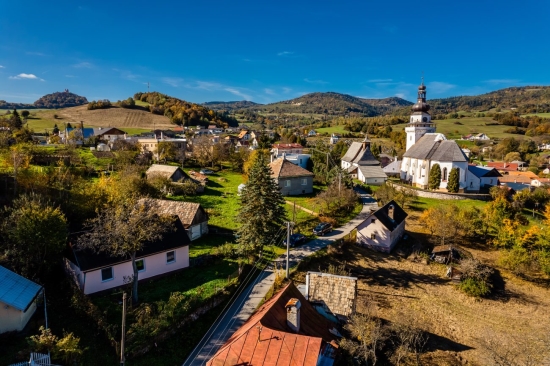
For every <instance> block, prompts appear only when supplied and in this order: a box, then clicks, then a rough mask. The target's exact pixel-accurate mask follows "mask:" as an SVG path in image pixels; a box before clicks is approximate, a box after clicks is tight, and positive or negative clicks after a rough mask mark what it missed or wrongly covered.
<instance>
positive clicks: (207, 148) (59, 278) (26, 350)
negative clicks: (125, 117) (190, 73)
mask: <svg viewBox="0 0 550 366" xmlns="http://www.w3.org/2000/svg"><path fill="white" fill-rule="evenodd" d="M426 89H427V88H426V86H425V85H424V83H423V82H422V83H421V85H420V86H419V87H418V91H417V102H416V103H415V104H414V105H413V106H412V107H411V115H410V120H409V122H408V123H407V125H406V127H405V129H404V131H405V134H406V142H405V144H406V147H405V149H404V152H403V154H401V156H400V157H398V156H397V155H398V154H394V153H392V152H390V151H389V149H388V150H387V151H384V150H383V149H382V147H381V145H380V142H379V141H378V145H377V144H376V142H377V140H375V138H372V137H371V136H369V135H368V134H367V133H365V134H363V135H362V136H360V137H354V138H349V137H343V136H341V135H340V134H337V133H330V134H324V133H322V132H319V131H316V129H315V128H305V129H277V130H268V129H264V130H261V131H260V130H253V129H250V128H249V127H247V126H241V127H228V126H225V127H220V125H214V124H213V125H208V126H203V127H200V126H197V128H191V127H176V128H173V129H171V130H163V129H155V130H153V131H151V132H147V133H141V134H139V135H133V136H131V135H130V134H129V133H127V132H125V131H124V128H117V127H100V128H99V127H86V126H85V125H84V123H83V122H76V121H73V122H69V123H64V126H63V127H62V128H57V125H56V129H57V131H56V132H55V133H53V134H51V135H50V136H49V137H48V138H47V139H46V138H43V137H41V136H36V137H34V144H28V145H23V144H21V145H19V144H17V145H15V147H14V148H12V149H11V150H10V151H11V152H10V154H11V155H10V157H11V160H10V161H13V164H12V166H11V168H10V169H11V170H9V172H10V174H5V175H3V176H2V180H3V181H2V182H1V185H2V186H3V188H4V190H3V197H2V199H3V202H4V203H6V202H8V201H11V200H13V205H12V206H11V208H10V209H8V208H6V211H5V215H6V216H5V217H6V221H5V224H4V226H3V233H4V234H3V235H4V236H5V237H6V238H8V240H9V241H10V242H9V243H8V244H6V245H8V246H7V248H9V250H8V251H7V254H6V255H5V256H4V257H2V258H1V259H2V263H4V262H5V263H7V264H8V265H7V266H0V289H1V290H0V302H1V303H2V308H1V312H0V333H3V334H1V335H0V342H1V343H2V344H4V345H5V347H3V350H4V352H3V353H4V355H3V357H5V358H2V362H4V361H5V363H6V364H8V363H9V364H11V365H14V366H15V365H18V366H19V365H27V364H28V362H31V361H32V362H35V363H36V364H54V363H51V358H54V359H55V360H57V362H59V360H64V362H66V363H64V364H67V365H68V364H79V363H80V362H82V363H83V364H91V363H90V361H89V360H90V357H99V358H98V360H96V361H97V362H99V359H101V362H102V363H105V364H114V363H116V362H117V359H119V360H120V362H121V363H124V362H126V363H127V364H130V365H141V364H143V365H145V364H159V365H161V364H184V365H203V364H207V365H237V364H251V365H253V364H277V365H286V364H288V365H290V364H301V365H302V364H303V365H333V364H334V365H337V364H354V363H357V364H361V363H362V362H364V363H367V364H370V363H372V364H375V363H377V362H378V363H380V364H395V365H399V364H413V363H415V362H416V363H419V362H421V363H422V364H446V365H463V364H468V365H484V364H528V363H527V362H534V363H535V364H541V365H542V364H545V362H548V360H549V357H550V355H549V354H548V350H549V349H550V347H549V345H550V333H549V332H548V326H549V324H548V321H549V319H550V316H549V315H550V314H548V311H549V310H548V309H550V307H549V306H548V305H550V304H549V302H550V300H549V299H550V297H549V296H548V289H547V286H546V287H545V286H544V284H545V283H547V278H548V275H550V261H549V258H550V249H549V247H548V243H549V242H550V241H549V239H550V231H549V230H550V229H549V227H550V205H548V202H550V191H549V186H550V178H548V169H549V167H550V165H549V164H550V152H548V153H547V154H546V153H545V151H544V150H542V151H541V153H539V156H540V162H541V165H540V171H541V173H540V174H536V173H534V172H533V171H532V170H529V164H527V163H526V162H523V161H521V158H522V155H521V154H520V153H519V152H518V151H508V152H506V159H503V160H502V161H493V159H492V158H485V159H483V156H484V155H483V154H487V156H490V155H491V156H494V155H493V152H494V151H502V150H503V148H502V146H503V144H505V143H508V142H509V141H500V142H498V143H497V142H496V141H495V142H494V143H493V142H492V141H491V139H490V137H489V136H487V135H486V134H475V135H470V136H464V137H463V138H462V139H456V140H455V139H447V138H446V136H445V135H444V134H442V133H438V132H437V128H436V123H434V121H432V119H431V114H430V106H429V104H428V103H427V101H426V92H427V90H426ZM319 130H320V129H319ZM461 141H469V142H473V143H479V144H480V145H474V146H476V147H477V148H478V149H477V150H478V151H477V154H475V159H474V155H473V153H472V150H471V149H469V148H467V147H465V146H470V147H471V146H472V145H471V144H469V145H464V146H461V144H462V142H461ZM480 146H481V147H480ZM544 148H545V147H544V146H537V150H538V149H544ZM524 156H525V155H524ZM537 168H539V167H537ZM47 177H49V178H47ZM18 194H24V195H22V196H19V198H18ZM40 194H42V195H43V196H44V197H53V198H54V199H59V200H58V201H55V202H59V203H58V204H55V205H54V204H52V202H54V201H47V200H45V199H42V198H41V197H39V195H40ZM38 212H42V213H43V214H38ZM41 220H42V221H41ZM30 233H34V234H35V236H34V237H32V235H31V234H30ZM10 243H11V244H10ZM31 243H32V244H31ZM9 245H11V246H9ZM23 245H27V246H28V248H27V249H25V251H22V249H21V248H22V246H23ZM41 251H43V252H44V254H37V253H41ZM46 274H47V275H46ZM54 284H57V285H54ZM77 319H78V321H77ZM510 319H513V320H514V321H513V322H512V323H510ZM75 322H77V323H80V324H78V325H76V324H75ZM186 330H188V331H186ZM52 332H53V333H52ZM483 332H486V334H483ZM29 337H30V338H29ZM27 338H29V339H30V341H28V342H27V341H26V339H27ZM52 339H53V341H52ZM48 340H49V341H48ZM48 342H49V343H48ZM79 342H80V343H79ZM66 344H69V346H66ZM29 345H30V346H29ZM92 355H93V356H92ZM29 357H30V361H29ZM16 359H17V360H16ZM84 360H88V361H84ZM15 361H18V362H19V363H17V362H15ZM512 361H514V362H518V363H498V362H512ZM40 362H42V363H40Z"/></svg>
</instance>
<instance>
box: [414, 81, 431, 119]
mask: <svg viewBox="0 0 550 366" xmlns="http://www.w3.org/2000/svg"><path fill="white" fill-rule="evenodd" d="M412 110H413V112H424V113H428V111H429V110H430V105H429V104H428V103H426V85H424V76H422V83H421V84H420V86H419V87H418V98H417V99H416V103H415V104H414V105H413V106H412Z"/></svg>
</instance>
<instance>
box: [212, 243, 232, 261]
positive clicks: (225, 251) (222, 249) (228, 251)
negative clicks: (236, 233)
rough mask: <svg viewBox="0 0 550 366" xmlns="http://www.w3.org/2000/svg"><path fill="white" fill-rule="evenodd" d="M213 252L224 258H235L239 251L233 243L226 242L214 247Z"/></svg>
mask: <svg viewBox="0 0 550 366" xmlns="http://www.w3.org/2000/svg"><path fill="white" fill-rule="evenodd" d="M212 254H213V255H216V256H220V257H224V258H235V257H236V256H237V251H236V250H235V246H234V245H233V244H231V243H225V244H222V245H219V246H217V247H215V248H213V249H212Z"/></svg>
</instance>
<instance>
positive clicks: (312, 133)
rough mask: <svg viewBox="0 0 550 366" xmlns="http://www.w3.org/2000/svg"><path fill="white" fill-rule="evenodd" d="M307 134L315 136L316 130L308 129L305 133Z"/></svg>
mask: <svg viewBox="0 0 550 366" xmlns="http://www.w3.org/2000/svg"><path fill="white" fill-rule="evenodd" d="M307 136H308V137H314V136H317V132H316V131H315V130H310V131H309V132H308V133H307Z"/></svg>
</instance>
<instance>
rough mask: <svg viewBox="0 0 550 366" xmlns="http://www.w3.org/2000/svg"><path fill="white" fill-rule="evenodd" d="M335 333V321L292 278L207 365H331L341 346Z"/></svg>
mask: <svg viewBox="0 0 550 366" xmlns="http://www.w3.org/2000/svg"><path fill="white" fill-rule="evenodd" d="M336 333H337V331H336V330H335V327H334V324H333V323H331V322H330V321H329V320H328V319H326V318H325V317H323V316H322V315H321V314H319V313H318V312H317V311H316V310H315V309H314V308H313V306H312V305H311V304H310V303H309V302H308V301H307V300H306V299H305V298H304V296H303V295H302V294H301V293H300V291H298V289H297V288H296V287H295V286H294V284H293V283H292V282H291V283H289V284H288V285H287V286H285V287H284V288H283V289H282V290H280V291H279V292H278V293H277V294H275V295H274V296H273V297H272V298H271V299H269V300H268V301H267V302H265V303H264V304H263V305H262V306H261V307H260V308H259V309H258V310H257V311H256V312H255V313H254V314H253V315H252V316H251V317H250V318H249V319H248V320H247V321H246V322H245V323H244V324H243V325H242V326H241V327H240V328H239V329H238V330H237V331H236V332H235V333H234V334H233V335H232V336H231V338H230V339H229V340H228V341H227V342H226V343H225V344H224V345H223V346H221V347H220V348H219V350H218V351H217V352H216V354H214V355H213V356H212V358H211V359H210V360H208V361H207V362H206V365H207V366H221V365H267V364H269V365H301V366H302V365H303V366H317V365H322V366H332V365H333V364H334V359H335V356H336V353H337V350H338V345H337V343H336V341H337V340H338V336H337V335H336ZM204 361H206V360H201V362H204Z"/></svg>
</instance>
